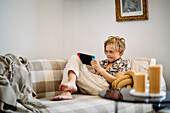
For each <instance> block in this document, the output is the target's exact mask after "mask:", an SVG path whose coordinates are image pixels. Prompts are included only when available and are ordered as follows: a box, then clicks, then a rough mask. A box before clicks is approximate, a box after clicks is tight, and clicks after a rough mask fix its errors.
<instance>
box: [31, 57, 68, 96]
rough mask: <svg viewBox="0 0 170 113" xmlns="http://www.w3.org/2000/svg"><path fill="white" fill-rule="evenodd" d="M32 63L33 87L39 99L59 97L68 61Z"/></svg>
mask: <svg viewBox="0 0 170 113" xmlns="http://www.w3.org/2000/svg"><path fill="white" fill-rule="evenodd" d="M30 62H31V64H32V69H31V78H32V85H33V89H34V90H35V92H36V93H37V98H44V97H54V96H55V95H58V94H59V93H60V91H59V89H58V88H59V84H60V83H61V80H62V75H63V69H64V67H65V65H66V63H67V60H32V61H30Z"/></svg>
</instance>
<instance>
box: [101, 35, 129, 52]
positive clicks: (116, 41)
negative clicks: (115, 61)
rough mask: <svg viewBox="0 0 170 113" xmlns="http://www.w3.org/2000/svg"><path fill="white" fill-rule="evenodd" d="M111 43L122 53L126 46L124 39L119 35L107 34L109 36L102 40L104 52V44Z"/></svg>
mask: <svg viewBox="0 0 170 113" xmlns="http://www.w3.org/2000/svg"><path fill="white" fill-rule="evenodd" d="M107 45H113V46H114V47H115V49H116V50H117V51H118V52H121V55H123V53H124V51H125V49H126V46H125V39H124V38H120V37H119V36H109V38H108V39H107V40H106V41H105V42H104V52H105V53H106V46H107Z"/></svg>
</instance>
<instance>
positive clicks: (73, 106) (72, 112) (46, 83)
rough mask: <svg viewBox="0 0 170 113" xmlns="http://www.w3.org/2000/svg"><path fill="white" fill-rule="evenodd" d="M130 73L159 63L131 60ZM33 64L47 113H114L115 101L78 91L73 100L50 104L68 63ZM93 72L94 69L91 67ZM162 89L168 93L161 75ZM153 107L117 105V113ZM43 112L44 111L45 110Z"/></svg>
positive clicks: (136, 112)
mask: <svg viewBox="0 0 170 113" xmlns="http://www.w3.org/2000/svg"><path fill="white" fill-rule="evenodd" d="M128 60H129V62H130V64H131V70H134V71H136V72H142V73H148V67H149V66H150V65H155V64H156V59H154V58H133V59H128ZM30 63H31V65H32V69H31V71H30V72H31V79H32V87H33V89H34V91H35V92H36V94H37V99H38V100H40V101H41V102H42V103H43V104H45V105H46V106H47V107H46V112H50V113H114V111H115V110H114V109H115V108H114V107H115V106H114V104H115V102H114V101H113V100H108V99H104V98H101V97H100V96H93V95H85V94H82V93H81V92H79V91H77V92H75V93H73V98H74V99H73V100H61V101H51V99H52V98H53V97H54V96H56V95H58V94H60V93H61V91H60V90H59V84H60V83H61V81H62V73H63V69H64V67H65V65H66V64H67V60H47V59H37V60H30ZM88 68H89V70H90V71H93V68H92V67H91V66H88ZM161 85H162V86H161V87H162V89H163V90H166V84H165V81H164V78H163V76H162V79H161ZM152 110H153V109H152V105H151V104H133V103H124V102H118V113H146V112H150V111H152ZM42 111H43V110H42Z"/></svg>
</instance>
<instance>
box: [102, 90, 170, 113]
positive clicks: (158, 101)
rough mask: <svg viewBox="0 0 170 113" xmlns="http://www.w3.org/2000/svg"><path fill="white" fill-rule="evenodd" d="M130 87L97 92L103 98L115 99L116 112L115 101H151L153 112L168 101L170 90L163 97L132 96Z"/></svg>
mask: <svg viewBox="0 0 170 113" xmlns="http://www.w3.org/2000/svg"><path fill="white" fill-rule="evenodd" d="M130 90H132V89H131V88H122V89H106V90H103V91H101V92H99V96H100V97H102V98H105V99H110V100H114V101H115V113H117V111H118V110H117V108H118V104H117V102H129V103H145V104H147V103H151V104H152V107H153V109H154V111H155V112H157V111H158V110H160V109H162V108H164V107H166V106H168V103H170V91H166V96H163V97H137V96H132V95H131V94H130V93H129V92H130Z"/></svg>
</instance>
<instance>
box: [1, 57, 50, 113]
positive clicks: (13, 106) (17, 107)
mask: <svg viewBox="0 0 170 113" xmlns="http://www.w3.org/2000/svg"><path fill="white" fill-rule="evenodd" d="M30 68H31V65H30V63H29V62H28V60H27V59H26V58H23V57H16V56H15V55H13V54H6V55H4V56H2V55H0V112H8V113H12V112H14V111H15V112H35V113H37V112H42V111H41V110H39V109H40V108H43V109H44V110H45V111H46V112H48V110H46V109H45V108H46V106H45V105H43V104H42V103H41V102H40V101H39V100H37V99H36V98H34V97H35V96H36V93H35V92H34V90H33V89H32V86H31V74H30Z"/></svg>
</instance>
